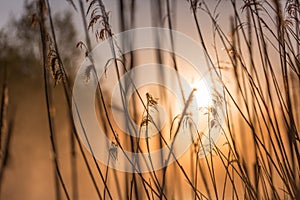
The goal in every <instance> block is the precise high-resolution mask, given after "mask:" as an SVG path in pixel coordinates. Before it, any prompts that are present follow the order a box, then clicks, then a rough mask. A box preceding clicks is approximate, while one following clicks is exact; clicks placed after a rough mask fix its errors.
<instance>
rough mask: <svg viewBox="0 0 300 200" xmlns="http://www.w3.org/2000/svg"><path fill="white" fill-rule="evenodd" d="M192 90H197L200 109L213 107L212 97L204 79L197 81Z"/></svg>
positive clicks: (196, 94) (195, 93) (196, 95)
mask: <svg viewBox="0 0 300 200" xmlns="http://www.w3.org/2000/svg"><path fill="white" fill-rule="evenodd" d="M192 88H194V89H196V91H195V92H194V95H195V98H196V100H197V104H198V107H209V106H211V105H212V99H211V95H210V92H209V90H208V87H207V84H206V83H205V81H204V79H202V80H197V81H195V82H194V83H192Z"/></svg>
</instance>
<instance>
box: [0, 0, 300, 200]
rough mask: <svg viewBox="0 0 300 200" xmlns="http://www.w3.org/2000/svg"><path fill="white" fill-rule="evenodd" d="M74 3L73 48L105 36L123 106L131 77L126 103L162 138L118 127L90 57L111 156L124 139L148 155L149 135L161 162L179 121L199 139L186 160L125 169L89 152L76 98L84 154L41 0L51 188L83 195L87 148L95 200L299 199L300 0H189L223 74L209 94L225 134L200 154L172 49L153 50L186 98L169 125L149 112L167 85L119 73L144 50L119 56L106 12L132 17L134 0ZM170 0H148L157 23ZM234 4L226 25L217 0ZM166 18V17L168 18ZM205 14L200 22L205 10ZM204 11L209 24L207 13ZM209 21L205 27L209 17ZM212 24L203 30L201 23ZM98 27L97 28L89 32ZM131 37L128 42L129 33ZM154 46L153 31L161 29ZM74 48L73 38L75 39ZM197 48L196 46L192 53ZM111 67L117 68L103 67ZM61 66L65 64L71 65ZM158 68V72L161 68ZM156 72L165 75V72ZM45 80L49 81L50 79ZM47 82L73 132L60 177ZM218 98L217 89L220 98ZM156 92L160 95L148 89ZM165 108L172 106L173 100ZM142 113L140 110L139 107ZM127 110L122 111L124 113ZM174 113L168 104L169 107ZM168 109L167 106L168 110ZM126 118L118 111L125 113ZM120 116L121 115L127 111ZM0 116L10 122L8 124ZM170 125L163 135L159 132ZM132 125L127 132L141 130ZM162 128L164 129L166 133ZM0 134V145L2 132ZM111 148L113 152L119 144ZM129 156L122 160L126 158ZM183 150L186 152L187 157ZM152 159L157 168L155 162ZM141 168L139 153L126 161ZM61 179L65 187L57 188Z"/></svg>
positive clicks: (169, 21) (211, 61)
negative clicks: (66, 168)
mask: <svg viewBox="0 0 300 200" xmlns="http://www.w3.org/2000/svg"><path fill="white" fill-rule="evenodd" d="M69 2H70V4H71V6H72V7H73V8H74V10H76V12H79V13H80V15H81V17H82V24H83V26H82V32H83V33H84V38H85V39H82V40H81V41H80V42H79V43H78V45H77V47H81V48H82V49H83V50H84V51H85V52H84V54H85V57H86V58H85V59H90V52H91V51H92V48H93V47H92V45H93V41H97V42H100V41H103V40H108V41H109V44H110V48H111V52H112V55H113V57H112V58H111V60H108V61H107V66H105V67H106V68H107V71H106V73H105V75H107V76H111V77H112V79H116V80H117V81H118V82H119V83H118V84H120V85H119V86H120V87H119V88H120V91H119V92H120V95H121V100H122V106H123V108H122V109H124V110H126V111H127V107H126V102H125V96H126V92H127V91H128V85H131V87H133V88H135V89H136V96H135V97H134V98H132V99H133V101H132V105H133V116H134V117H133V118H134V121H136V122H138V124H139V125H140V131H141V130H142V129H143V130H145V131H146V134H148V132H149V129H150V126H152V127H154V128H155V129H157V131H158V137H155V138H154V137H153V138H146V139H145V140H141V139H139V138H137V137H134V136H132V135H131V136H129V137H124V136H122V134H124V133H122V132H121V131H120V130H119V129H118V128H117V127H116V123H115V122H114V119H113V118H112V115H111V106H110V99H109V95H108V94H107V93H106V90H105V83H103V77H98V75H97V73H96V69H95V67H94V65H91V67H90V68H87V69H86V74H85V75H86V78H87V79H88V78H90V77H93V78H95V79H96V80H101V81H99V82H98V83H97V92H96V104H97V105H96V106H95V108H97V109H98V113H97V114H98V115H99V119H100V120H99V121H100V122H101V126H102V127H103V129H104V130H105V133H106V135H107V137H109V138H111V140H112V143H111V144H110V145H111V146H110V157H109V160H108V161H107V162H108V163H109V162H112V161H113V160H114V161H116V162H117V158H118V154H120V153H124V152H125V150H128V149H130V151H132V152H136V153H141V152H143V153H150V152H151V149H153V148H154V147H153V146H151V145H155V146H157V147H158V148H162V147H164V146H166V147H167V148H168V149H169V150H170V153H169V155H168V156H167V157H163V155H162V157H161V158H160V159H161V162H166V163H168V162H169V160H170V158H171V157H173V156H174V153H173V150H175V151H176V149H173V143H172V142H171V143H169V141H171V140H175V139H176V136H177V133H178V131H180V130H181V129H182V128H183V127H184V126H185V127H186V128H187V131H186V132H187V133H186V134H187V137H190V133H191V132H193V131H196V132H197V134H198V136H199V138H198V139H197V140H196V141H193V144H192V146H191V147H190V150H189V151H188V153H187V154H185V155H184V157H186V158H188V159H185V158H182V159H179V160H178V159H176V161H175V162H174V163H173V164H171V165H167V166H166V167H164V168H163V169H161V170H157V171H155V170H152V171H151V172H149V173H132V174H131V173H121V172H118V171H117V170H115V169H112V168H109V167H108V166H105V165H103V164H101V163H100V162H98V161H97V159H96V155H95V154H94V150H93V149H92V147H91V145H90V141H89V138H88V135H87V134H86V132H85V129H86V128H85V127H84V124H83V123H82V122H81V121H80V117H81V116H80V113H79V111H78V110H77V102H76V101H75V102H74V101H73V103H74V105H75V108H76V109H75V112H77V113H75V114H76V115H78V118H79V121H80V126H81V128H82V131H83V132H84V134H85V140H86V141H87V143H88V145H87V149H88V150H89V152H90V153H91V154H87V152H86V151H85V149H84V146H83V144H82V142H81V140H80V138H79V134H78V131H77V130H76V128H75V122H74V121H73V117H72V116H73V114H74V113H72V80H73V78H74V77H70V76H69V75H68V73H69V72H68V70H67V68H66V67H65V65H66V64H65V63H64V62H63V60H62V58H61V55H60V49H59V47H58V44H57V35H56V31H55V30H56V27H55V25H54V23H53V21H52V17H53V16H52V14H51V11H52V7H51V6H50V4H49V1H48V0H39V1H37V5H38V6H37V10H36V12H37V16H38V17H37V18H36V19H35V20H37V21H38V24H39V27H40V36H41V44H42V50H43V51H42V60H43V70H44V71H43V73H44V74H43V75H44V86H45V88H44V95H45V97H46V98H45V99H46V106H47V113H48V124H49V135H50V140H51V151H52V154H53V165H54V169H55V170H54V177H55V180H56V182H55V183H56V186H55V187H54V188H56V198H57V199H60V198H61V197H63V198H67V199H81V193H80V190H79V188H80V187H81V184H84V183H81V182H79V178H80V177H79V176H80V174H79V169H78V168H79V166H82V165H81V164H80V163H79V156H80V157H82V158H83V160H81V161H82V162H83V166H84V167H85V168H86V170H87V174H88V175H89V177H90V181H91V183H92V185H93V187H94V192H95V194H96V197H97V198H98V199H185V198H188V199H299V198H300V169H299V168H300V151H299V150H300V149H299V148H300V138H299V132H298V130H299V125H300V118H299V116H298V115H299V114H300V113H299V109H300V108H299V100H298V98H299V94H300V87H299V85H300V61H299V55H300V29H299V26H300V24H299V14H300V10H299V9H300V5H299V1H298V0H288V1H286V2H282V1H279V0H273V1H267V0H266V1H264V0H262V1H256V0H244V1H236V0H230V1H226V2H224V1H221V0H218V1H215V2H214V3H212V2H209V1H205V0H203V1H200V0H188V1H186V2H185V3H186V5H188V7H190V13H191V17H190V20H192V23H193V24H194V27H191V30H192V31H193V32H194V33H196V34H197V37H198V38H197V39H198V40H199V41H200V44H201V46H202V48H203V49H204V52H205V58H206V61H207V64H208V65H210V66H212V69H211V73H215V74H216V75H217V77H218V79H219V80H218V81H219V82H221V83H222V91H223V94H218V95H216V96H214V97H213V101H214V103H215V104H216V103H218V101H224V102H225V104H226V106H225V109H224V115H225V118H226V119H225V123H224V124H222V125H218V126H222V127H221V132H222V138H221V142H219V143H217V144H215V143H214V141H212V142H211V151H209V152H206V154H205V155H204V157H200V156H199V152H201V150H202V151H205V150H206V148H205V147H204V146H203V144H202V140H201V132H200V131H198V130H195V128H194V127H195V126H194V125H193V122H192V121H191V120H190V119H189V114H188V112H187V110H188V108H189V106H190V103H191V101H192V100H191V99H192V98H193V92H194V90H193V91H192V92H191V94H190V96H188V97H185V96H184V94H183V90H184V89H183V88H182V85H181V82H180V79H179V75H180V73H182V71H181V70H183V68H182V67H180V66H179V62H178V60H179V58H178V57H177V56H176V55H175V54H174V53H166V52H163V51H160V50H155V51H153V52H154V53H153V52H152V53H153V55H154V56H153V57H154V58H153V60H155V61H156V63H159V64H166V63H171V64H170V65H171V67H172V68H174V70H175V71H176V73H177V81H178V83H179V87H180V89H181V97H182V101H183V102H184V108H183V110H182V111H181V113H180V115H178V116H176V117H175V118H174V119H172V120H171V122H170V125H171V126H170V127H169V129H168V130H165V131H160V130H158V127H157V124H155V120H154V119H153V118H152V116H151V110H155V109H156V106H157V104H158V102H159V103H162V102H164V101H167V103H168V100H170V99H168V98H167V93H166V91H164V90H159V92H158V96H153V95H152V94H150V93H147V94H146V96H144V95H143V94H142V93H140V92H139V90H137V89H138V88H136V86H135V85H134V81H133V80H132V79H130V83H128V85H122V84H121V82H120V79H121V77H122V76H123V75H124V74H125V73H126V72H128V71H130V70H131V69H133V68H134V67H135V64H136V63H138V61H137V60H138V59H140V57H138V56H139V54H138V53H137V52H131V53H129V54H126V55H121V56H120V53H122V52H120V50H121V48H119V47H121V46H122V45H133V44H131V43H126V42H124V44H117V42H116V40H115V39H114V33H113V28H114V27H112V25H111V22H110V17H111V16H114V17H117V16H118V17H119V22H120V27H119V29H120V30H121V31H125V30H129V29H131V28H133V27H135V23H136V16H135V14H136V12H137V11H136V4H137V2H136V1H134V0H131V1H129V0H128V1H127V0H119V1H118V2H117V3H118V6H119V7H118V9H119V12H118V13H113V12H109V11H108V10H107V8H106V6H105V2H104V1H102V0H86V1H85V2H84V1H83V0H78V1H77V2H75V1H72V0H69ZM178 3H179V2H177V1H170V0H164V1H158V0H153V1H151V8H150V9H151V14H152V21H153V25H154V26H157V27H166V28H169V29H171V30H173V29H175V28H174V27H176V18H177V16H176V11H175V9H176V6H177V4H178ZM224 4H226V5H227V6H229V7H230V12H231V13H230V15H231V18H230V24H229V25H228V27H224V25H223V24H222V23H223V22H224V20H220V19H219V16H220V14H221V13H219V12H222V8H221V7H220V6H221V5H224ZM165 19H166V20H165ZM202 19H205V20H202ZM208 20H209V22H208ZM208 24H209V25H208ZM209 26H211V29H209V31H210V34H207V32H208V28H207V27H209ZM93 34H94V35H93ZM168 37H170V38H171V39H170V41H171V42H172V44H171V45H172V49H174V46H173V45H174V44H173V42H174V38H173V35H172V32H171V31H170V35H169V36H168ZM133 42H134V41H133ZM157 43H158V45H159V39H157ZM74 48H75V47H74ZM200 53H201V52H199V54H200ZM111 66H114V67H115V68H114V69H109V68H110V67H111ZM68 69H69V68H68ZM161 72H162V71H161ZM159 76H161V77H162V78H165V75H164V74H163V73H161V74H160V75H159ZM51 77H52V78H53V79H52V80H51V79H50V78H51ZM51 84H54V85H58V84H61V85H62V88H63V93H64V96H65V101H66V105H67V110H68V123H69V125H70V127H71V130H70V137H69V139H70V144H71V149H70V158H71V169H70V170H71V171H72V175H71V180H67V178H66V175H65V174H64V173H63V170H62V168H63V166H62V164H61V163H60V159H64V158H63V157H60V154H59V151H58V149H59V148H57V147H58V146H57V145H58V142H57V141H58V140H59V139H60V138H59V133H58V132H59V131H57V130H56V129H55V119H54V115H53V113H52V112H53V110H54V109H55V108H54V107H55V105H54V104H53V103H52V98H53V95H52V91H53V90H55V89H56V88H53V87H51ZM6 90H7V86H6V83H5V82H4V84H3V89H2V90H1V91H2V101H1V110H0V111H1V113H0V128H1V129H0V139H1V140H2V138H3V132H6V133H7V138H8V139H7V141H8V142H6V143H5V146H4V147H2V146H1V148H0V150H1V152H2V150H3V148H5V149H6V150H4V151H3V152H7V149H8V147H9V138H10V135H11V128H12V125H11V126H8V127H9V128H7V129H5V131H4V128H3V126H4V125H3V124H4V123H6V124H7V122H6V121H5V120H7V119H6V118H5V112H6V110H7V104H8V103H7V101H6V100H5V99H6V98H7V96H6V95H7V94H6ZM221 96H222V98H221ZM155 97H157V98H158V100H157V99H155ZM170 107H171V110H172V105H170ZM140 108H141V110H142V114H141V113H140V110H139V109H140ZM206 109H207V110H208V116H209V117H208V118H209V121H208V126H209V127H210V128H213V126H215V124H216V123H217V118H216V116H215V115H214V110H213V107H212V108H211V107H210V108H206ZM128 112H130V111H128ZM170 113H171V112H170ZM170 115H171V114H170ZM125 117H126V116H125ZM125 119H126V118H125ZM131 123H132V122H131V121H126V126H127V129H128V130H132V124H131ZM6 126H7V125H6ZM166 132H167V134H166ZM138 134H139V133H135V135H136V136H138ZM167 136H169V137H170V140H169V138H168V137H167ZM1 140H0V144H1V145H2V144H3V143H4V142H2V141H1ZM117 148H120V149H121V152H116V151H115V150H116V149H117ZM5 154H6V153H4V154H1V159H2V160H3V162H2V165H1V166H0V167H1V168H0V183H1V177H2V174H3V172H4V167H5ZM127 158H128V159H129V160H130V158H129V157H127ZM187 160H188V161H187ZM150 161H151V166H149V168H150V169H153V163H152V162H153V161H152V160H151V158H150ZM131 164H132V166H133V168H134V169H135V170H136V171H138V166H137V164H136V163H133V162H131ZM61 189H62V191H63V193H61Z"/></svg>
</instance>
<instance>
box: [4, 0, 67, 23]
mask: <svg viewBox="0 0 300 200" xmlns="http://www.w3.org/2000/svg"><path fill="white" fill-rule="evenodd" d="M25 1H26V0H1V1H0V28H2V27H3V26H5V24H6V23H7V22H8V20H9V18H11V17H16V18H18V17H19V16H20V14H21V13H22V11H23V6H24V3H25ZM50 3H51V4H53V6H54V7H55V9H57V8H64V7H66V6H67V5H68V2H67V1H66V0H50Z"/></svg>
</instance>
